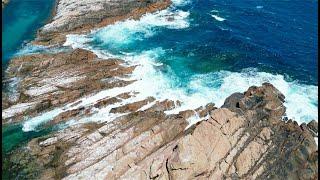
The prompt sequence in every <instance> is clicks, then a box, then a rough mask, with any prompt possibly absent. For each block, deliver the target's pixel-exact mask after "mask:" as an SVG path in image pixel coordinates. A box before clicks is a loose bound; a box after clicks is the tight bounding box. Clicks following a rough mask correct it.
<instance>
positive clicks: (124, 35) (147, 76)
mask: <svg viewBox="0 0 320 180" xmlns="http://www.w3.org/2000/svg"><path fill="white" fill-rule="evenodd" d="M188 16H189V12H184V11H180V10H175V9H174V8H169V9H167V10H162V11H160V12H157V13H153V14H146V15H144V16H143V17H142V18H141V19H140V20H139V21H138V20H126V21H123V22H117V23H115V24H113V25H110V26H107V27H104V28H101V29H99V30H95V31H92V32H91V33H90V34H88V35H68V36H67V40H66V43H65V44H64V45H65V46H71V47H72V48H83V49H87V50H91V51H92V52H94V53H95V54H96V55H97V56H98V57H100V58H104V59H107V58H110V57H116V58H120V59H123V60H124V61H125V62H126V63H127V64H126V65H138V66H137V67H136V68H135V70H134V71H133V73H132V74H131V75H130V76H129V77H128V78H124V79H123V80H133V79H134V80H136V81H135V82H133V83H132V84H129V85H128V86H125V87H116V88H113V89H108V90H104V91H101V92H98V93H97V94H94V95H91V96H86V97H84V98H82V99H80V100H81V103H79V104H78V105H76V106H71V104H72V103H71V104H68V105H66V106H65V107H63V108H61V109H56V110H53V111H52V112H48V113H45V114H43V115H41V116H39V117H35V118H32V119H31V120H28V121H26V122H25V123H24V128H23V130H24V131H30V130H34V129H36V128H37V126H39V125H40V124H42V123H44V122H47V121H49V120H50V118H51V119H52V118H53V117H54V116H55V115H57V113H60V112H63V111H67V110H71V109H75V108H78V107H80V106H89V105H92V104H93V103H95V102H97V101H98V100H100V99H102V98H107V97H115V96H117V95H119V94H121V93H125V92H139V94H137V95H135V96H133V97H131V98H128V99H125V100H123V101H121V102H118V103H115V104H112V105H109V106H107V107H104V108H102V109H93V111H96V113H95V114H94V115H93V116H91V117H87V118H83V119H80V120H76V121H69V122H68V123H69V124H74V123H84V122H88V121H99V122H101V121H112V120H113V119H115V118H117V117H119V116H121V115H124V114H113V113H110V110H111V109H112V108H114V107H118V106H122V105H125V104H128V103H132V102H136V101H140V100H144V99H146V98H147V97H149V96H153V97H155V98H156V99H157V100H159V101H161V100H165V99H171V100H179V101H181V102H182V104H181V107H179V108H176V109H174V110H170V111H167V112H166V113H167V114H172V113H178V112H179V111H181V110H186V109H195V108H198V107H199V106H204V105H206V104H207V103H210V102H213V103H215V104H216V105H217V106H221V105H222V104H223V102H224V100H225V98H226V97H228V96H229V95H231V94H232V93H234V92H243V91H245V90H247V88H249V87H250V86H252V85H256V86H259V85H261V84H262V83H264V82H270V83H272V84H273V85H275V87H277V88H278V89H279V90H280V91H281V92H282V93H284V95H285V96H286V100H287V101H286V102H285V105H286V107H287V115H288V117H290V118H295V119H296V120H297V121H299V122H303V121H309V120H311V119H316V120H318V115H317V112H318V109H317V103H318V102H317V96H318V94H317V89H318V87H317V86H310V85H303V84H299V83H297V82H287V81H285V79H284V76H282V75H273V74H270V73H265V72H257V71H256V70H255V69H248V70H246V71H243V72H229V71H220V72H215V73H208V74H201V75H194V76H193V77H192V78H191V81H190V82H189V83H187V84H186V86H184V87H177V86H176V85H175V83H174V81H175V80H176V78H177V77H175V75H174V74H168V73H163V72H161V71H160V70H159V68H158V67H159V66H161V63H159V62H157V59H158V57H159V56H160V55H163V54H164V53H166V52H165V50H163V49H162V48H160V47H159V48H155V49H151V50H147V51H143V52H132V53H122V54H121V55H117V54H112V53H110V52H108V49H104V50H102V49H97V48H95V47H93V46H91V45H90V43H91V42H92V41H98V42H100V43H102V44H106V45H108V46H112V45H115V46H117V47H121V45H126V44H129V43H138V42H139V40H141V39H143V38H148V37H150V36H153V35H154V34H155V33H157V30H158V28H171V29H182V28H187V27H189V22H188ZM213 17H214V15H213ZM215 19H216V20H218V21H223V20H225V19H223V18H221V17H218V16H216V18H215ZM190 92H192V93H190ZM148 107H150V105H146V106H145V107H142V110H143V109H145V108H148ZM196 119H197V118H196V115H195V116H194V117H193V118H191V119H190V122H191V124H192V123H195V122H197V121H198V120H199V118H198V119H197V120H196Z"/></svg>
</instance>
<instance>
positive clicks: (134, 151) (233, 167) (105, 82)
mask: <svg viewBox="0 0 320 180" xmlns="http://www.w3.org/2000/svg"><path fill="white" fill-rule="evenodd" d="M169 4H170V1H166V0H157V1H155V0H150V1H147V0H130V1H127V0H126V1H120V0H113V1H105V0H90V1H85V0H78V1H77V0H59V1H58V3H57V8H56V13H55V16H54V18H53V20H52V21H51V22H50V23H48V24H47V25H46V26H44V27H43V28H42V29H41V30H40V31H39V32H38V37H37V39H36V41H35V42H34V43H38V44H44V45H48V44H62V43H63V42H64V41H65V35H66V34H69V33H83V32H87V31H88V30H90V29H92V28H96V27H101V26H105V25H108V24H111V23H114V22H116V21H118V20H123V19H126V18H138V17H139V16H141V15H142V14H143V13H146V12H153V11H156V10H159V9H163V8H166V7H167V6H168V5H169ZM136 69H137V67H136V66H134V65H130V64H128V63H126V62H125V61H123V60H120V59H101V58H99V57H97V56H96V55H95V54H94V53H92V52H90V51H87V50H83V49H74V50H66V51H64V52H59V53H52V54H32V55H25V56H21V57H16V58H14V59H12V60H11V61H10V65H9V68H8V69H7V72H6V79H5V81H4V82H3V83H5V84H7V85H8V86H9V87H10V88H9V89H10V91H11V92H9V93H2V104H3V106H2V123H3V124H8V123H15V122H23V121H24V120H25V119H30V118H32V117H39V116H40V117H41V115H42V114H46V113H49V115H47V117H49V119H46V120H44V121H43V122H42V124H41V126H43V127H44V128H45V127H51V126H55V125H63V128H60V130H59V131H55V132H52V133H50V134H48V135H46V136H42V137H38V138H34V139H32V140H31V141H30V142H28V144H27V145H26V147H24V146H23V147H21V148H18V149H16V150H14V151H12V152H11V153H10V155H9V156H8V157H7V158H6V161H5V164H4V165H5V166H6V168H7V169H10V172H13V173H12V174H10V175H11V176H12V178H19V179H169V180H171V179H317V178H318V146H317V144H316V142H315V139H316V138H317V136H318V124H317V121H311V122H310V123H308V124H305V123H303V124H301V125H299V124H298V123H297V122H295V121H292V120H285V119H283V116H284V115H285V107H284V105H283V102H284V101H285V97H284V95H283V94H282V93H281V92H279V91H278V90H277V89H276V88H275V87H274V86H273V85H271V84H268V83H265V84H263V85H262V86H260V87H255V86H252V87H250V88H249V89H248V90H247V91H246V92H244V93H235V94H232V95H231V96H230V97H228V98H227V99H226V100H225V103H224V105H223V106H222V107H221V108H217V107H215V106H214V104H207V105H206V106H203V107H199V108H196V109H190V110H184V111H180V112H176V113H167V112H168V111H169V110H173V109H175V108H179V107H180V106H181V103H183V102H180V101H173V100H170V99H165V100H163V99H162V100H159V99H156V98H155V97H143V96H140V94H141V92H132V91H130V90H131V89H130V88H128V87H129V86H132V85H134V83H136V82H137V81H139V79H130V74H132V72H133V71H135V70H136ZM55 110H56V111H55ZM52 112H55V113H52ZM101 112H103V113H102V114H100V116H99V117H98V119H96V120H95V121H91V122H90V121H83V120H84V119H89V120H92V119H94V118H96V116H97V114H98V115H99V113H101ZM107 115H108V116H107ZM195 116H196V117H197V118H198V119H197V120H198V122H197V121H196V123H195V121H194V120H192V119H193V118H194V117H195ZM47 117H46V118H47ZM38 120H39V119H38ZM70 122H73V123H70ZM68 123H70V124H68ZM29 128H33V127H29ZM27 130H28V129H27ZM29 130H30V129H29Z"/></svg>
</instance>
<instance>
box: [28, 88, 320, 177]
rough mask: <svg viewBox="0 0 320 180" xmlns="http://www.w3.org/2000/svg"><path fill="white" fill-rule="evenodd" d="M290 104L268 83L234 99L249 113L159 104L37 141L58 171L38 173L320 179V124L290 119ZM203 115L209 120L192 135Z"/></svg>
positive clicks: (41, 158) (44, 162)
mask: <svg viewBox="0 0 320 180" xmlns="http://www.w3.org/2000/svg"><path fill="white" fill-rule="evenodd" d="M232 97H235V99H232ZM283 100H284V97H283V96H281V94H280V92H279V91H278V90H277V89H276V88H274V87H273V86H272V85H270V84H264V85H262V86H261V87H254V88H250V89H249V90H248V91H247V92H245V93H244V96H242V97H240V98H239V96H234V95H233V96H231V97H229V99H227V101H228V102H235V103H237V102H239V104H242V105H240V106H239V107H236V108H239V109H240V110H241V113H239V111H238V110H237V109H234V106H230V109H228V108H218V109H216V108H214V105H213V104H209V105H207V106H206V107H202V108H201V107H200V108H197V109H196V110H190V111H185V112H180V114H177V115H165V113H164V111H165V110H167V109H168V108H166V107H169V109H170V107H171V106H172V104H174V103H172V102H170V101H164V102H163V103H161V102H156V103H154V105H153V106H151V107H150V108H148V109H146V110H142V111H137V112H131V111H130V113H129V114H127V115H124V116H121V117H119V118H117V119H115V120H114V121H112V122H109V123H102V124H100V125H99V126H97V125H95V126H89V127H90V128H86V127H85V124H83V125H77V126H75V127H69V128H66V129H65V130H63V131H60V132H57V133H55V134H53V135H50V137H48V138H42V139H35V140H33V141H32V142H30V143H29V149H30V151H31V153H30V154H31V155H29V156H31V157H32V158H33V159H37V162H38V164H41V166H45V167H49V166H50V167H51V168H48V169H46V170H45V169H41V168H40V169H38V170H37V171H39V172H41V173H40V174H41V176H42V177H44V176H45V175H47V176H50V177H54V178H58V179H60V178H63V179H79V178H95V179H316V178H317V177H318V169H317V168H318V160H317V157H318V147H317V145H316V143H315V141H314V138H313V136H312V133H311V130H310V129H311V128H310V127H311V124H315V123H314V122H313V123H309V124H310V125H309V126H310V127H309V126H308V125H306V124H301V125H300V126H299V125H298V124H296V123H295V122H293V121H291V120H288V121H282V115H284V113H285V108H284V107H283V105H282V103H283ZM228 102H227V103H228ZM227 103H225V104H227ZM168 104H170V106H166V105H168ZM233 104H234V103H233ZM157 106H158V107H157ZM135 109H137V108H135ZM197 111H198V112H201V111H205V112H207V113H209V116H208V117H209V118H208V119H207V120H204V121H201V122H198V123H197V124H195V125H193V126H191V127H190V128H189V129H187V130H185V128H186V127H187V125H188V121H187V118H188V117H190V116H192V113H195V112H197ZM312 131H313V130H312ZM58 149H60V150H58ZM61 149H62V150H61ZM53 157H55V158H53ZM22 159H23V158H22ZM54 159H59V161H55V160H54ZM52 164H54V165H52ZM61 172H63V173H61ZM41 176H40V177H41Z"/></svg>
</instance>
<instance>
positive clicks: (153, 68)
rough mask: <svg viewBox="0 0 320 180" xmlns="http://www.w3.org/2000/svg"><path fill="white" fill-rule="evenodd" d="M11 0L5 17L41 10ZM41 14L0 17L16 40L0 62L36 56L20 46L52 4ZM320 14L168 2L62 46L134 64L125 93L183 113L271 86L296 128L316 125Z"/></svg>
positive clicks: (295, 3)
mask: <svg viewBox="0 0 320 180" xmlns="http://www.w3.org/2000/svg"><path fill="white" fill-rule="evenodd" d="M11 1H12V4H11V5H10V3H9V5H8V7H6V8H7V9H6V8H5V9H4V12H3V15H4V13H7V14H10V13H11V14H19V12H20V11H21V12H23V10H24V9H19V8H12V7H11V9H10V12H8V11H9V10H8V9H9V8H10V6H13V2H15V3H16V6H17V7H19V3H22V4H24V3H27V4H28V3H29V4H28V5H30V6H34V7H30V9H32V8H35V7H37V5H36V4H37V3H36V2H39V3H42V4H45V3H44V1H42V0H33V1H30V2H29V1H18V0H11ZM31 2H32V3H33V4H34V5H33V4H31ZM45 2H47V3H48V4H50V2H51V1H50V2H48V1H45ZM45 7H46V8H47V9H45V8H43V10H41V13H33V12H32V11H29V10H28V11H27V10H26V14H29V15H28V16H26V17H25V19H23V18H22V19H21V20H19V19H20V18H18V19H17V21H15V20H14V18H13V17H11V16H10V18H12V19H10V18H9V15H5V16H4V18H7V19H5V20H6V21H5V24H3V26H4V28H3V29H2V35H3V36H4V35H7V36H9V34H10V33H11V32H14V33H18V34H19V35H14V34H12V35H11V34H10V36H9V37H7V38H5V40H3V41H2V43H3V49H2V51H3V52H5V53H4V55H5V56H4V55H3V56H2V58H3V59H2V62H5V61H6V57H7V56H9V55H12V54H13V53H14V52H17V50H18V52H19V49H20V54H21V49H22V52H23V53H33V52H34V50H35V49H37V50H38V49H39V47H38V48H37V47H34V46H32V45H29V44H26V43H25V41H30V40H31V39H32V37H34V32H35V31H36V30H37V29H38V28H39V22H41V21H43V20H45V19H46V18H47V17H49V15H50V8H49V7H52V5H51V6H49V5H48V6H45ZM11 11H12V12H11ZM317 13H318V1H315V0H288V1H285V0H281V1H275V0H270V1H267V0H255V1H253V0H207V1H205V0H189V1H182V0H173V4H172V5H171V6H170V7H169V8H168V9H166V10H162V11H160V12H156V13H153V14H147V15H144V16H143V17H142V18H141V19H140V20H126V21H123V22H118V23H115V24H114V25H110V26H107V27H104V28H101V29H98V30H94V31H92V32H91V33H89V34H86V35H69V36H67V41H66V43H65V46H71V47H72V48H84V49H88V50H92V51H93V52H94V53H96V54H97V55H98V56H99V57H102V58H109V57H116V58H121V59H124V60H125V61H126V63H127V64H129V65H138V66H137V68H136V70H135V71H134V72H133V75H132V76H133V77H132V78H134V79H138V80H139V81H138V82H137V84H136V85H135V86H130V88H132V89H129V90H132V91H138V92H140V93H142V94H145V96H154V97H156V98H159V99H166V98H168V99H176V100H180V101H182V102H183V104H182V107H181V108H182V109H183V108H185V109H188V108H197V107H198V106H200V105H205V104H206V103H209V102H213V103H215V104H216V106H221V105H222V104H223V102H224V99H225V98H226V97H228V96H229V95H231V94H232V93H234V92H244V91H245V90H247V88H248V87H250V86H252V85H261V84H262V83H263V82H270V83H272V84H273V85H274V86H275V87H277V88H278V89H279V90H280V91H281V92H282V93H284V95H285V96H286V102H285V106H286V107H287V116H288V117H289V118H294V119H295V120H297V121H298V122H300V123H301V122H308V121H310V120H312V119H316V120H318V115H317V114H318V107H317V106H318V73H317V71H318V69H317V65H318V50H317V49H318V38H317V37H318V34H317V32H318V29H317V28H318V17H317ZM29 18H30V19H29ZM20 21H21V22H20ZM23 42H24V43H23ZM22 44H24V46H22ZM41 48H43V47H41ZM41 48H40V49H41ZM23 53H22V54H23ZM43 117H45V116H43ZM104 117H106V116H104ZM44 119H46V120H45V121H47V120H48V117H45V118H44ZM42 122H44V120H41V118H38V119H36V120H35V119H33V120H30V121H28V120H27V121H26V122H25V123H24V124H23V125H22V127H24V128H25V127H26V126H27V127H29V128H28V130H29V131H30V130H33V129H32V128H36V127H37V126H38V125H39V124H41V123H42ZM18 127H19V128H21V126H18ZM30 127H32V128H30ZM25 129H26V128H25ZM10 132H12V130H11V131H10Z"/></svg>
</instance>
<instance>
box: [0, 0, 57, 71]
mask: <svg viewBox="0 0 320 180" xmlns="http://www.w3.org/2000/svg"><path fill="white" fill-rule="evenodd" d="M54 2H55V1H54V0H10V2H9V3H8V4H7V5H6V6H5V7H4V9H3V11H2V68H3V69H5V67H6V66H7V64H8V60H9V59H10V57H11V56H12V55H13V54H14V53H16V52H17V51H18V50H19V49H20V48H21V47H22V46H23V45H24V44H26V43H27V42H29V41H30V40H33V39H34V38H35V35H36V32H37V30H38V29H39V28H40V27H41V26H43V25H44V24H45V23H46V21H47V20H48V19H49V17H50V16H51V12H52V10H53V7H54Z"/></svg>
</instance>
